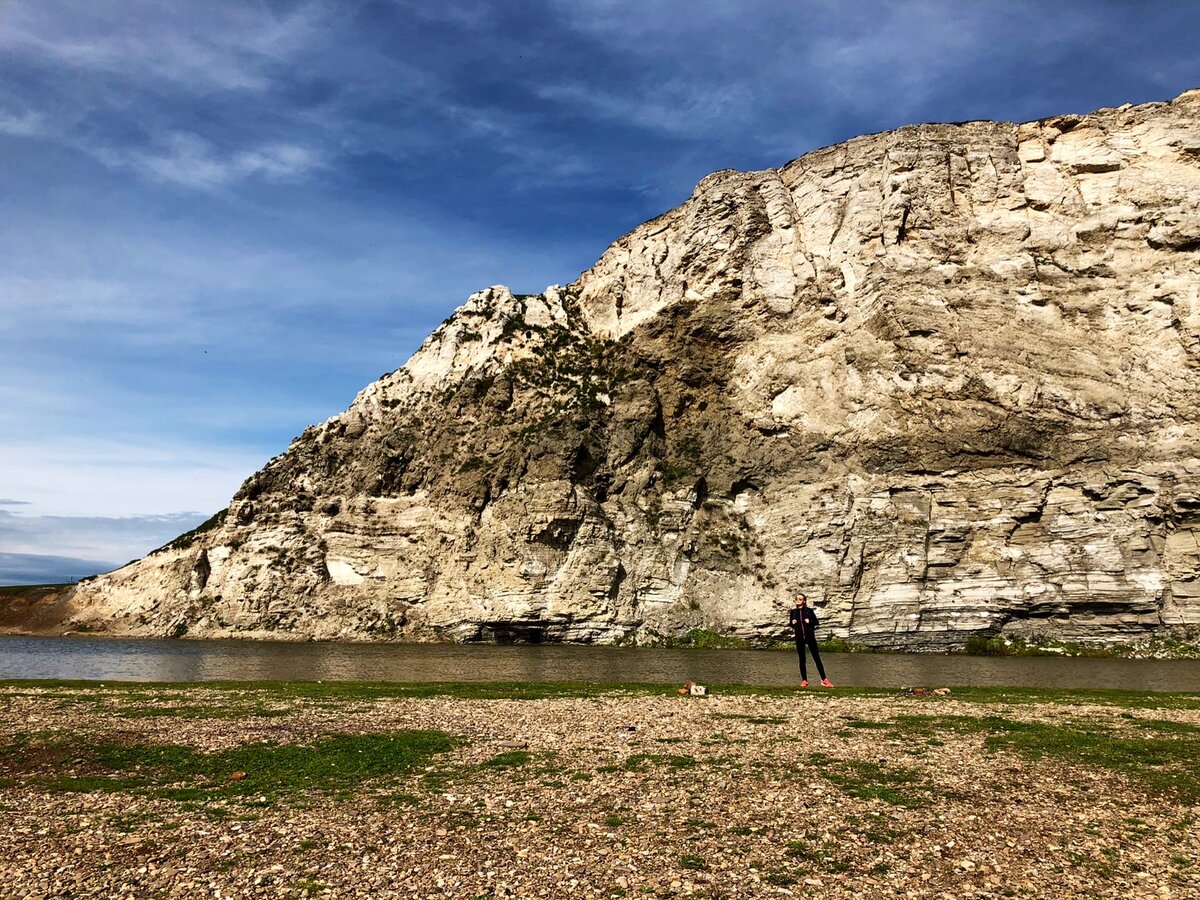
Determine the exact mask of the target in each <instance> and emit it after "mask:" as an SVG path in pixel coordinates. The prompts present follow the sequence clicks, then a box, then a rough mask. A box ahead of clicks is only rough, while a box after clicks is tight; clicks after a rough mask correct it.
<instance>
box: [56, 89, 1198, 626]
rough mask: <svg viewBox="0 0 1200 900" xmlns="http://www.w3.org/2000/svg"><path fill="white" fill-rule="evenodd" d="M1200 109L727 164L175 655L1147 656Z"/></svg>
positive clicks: (171, 568) (154, 616)
mask: <svg viewBox="0 0 1200 900" xmlns="http://www.w3.org/2000/svg"><path fill="white" fill-rule="evenodd" d="M1198 292H1200V92H1196V91H1194V92H1189V93H1187V94H1184V95H1183V96H1181V97H1180V98H1178V99H1177V100H1175V101H1174V102H1171V103H1161V104H1151V105H1148V106H1140V107H1135V108H1129V107H1124V108H1120V109H1109V110H1102V111H1100V112H1097V113H1095V114H1093V115H1089V116H1084V117H1080V116H1062V117H1059V118H1055V119H1049V120H1045V121H1041V122H1034V123H1030V124H1026V125H1012V124H1005V123H993V122H971V123H966V124H962V125H923V126H915V127H909V128H902V129H900V130H899V131H896V132H892V133H888V134H879V135H871V136H868V137H861V138H857V139H855V140H852V141H849V142H848V143H845V144H841V145H839V146H835V147H830V148H827V149H824V150H819V151H817V152H815V153H810V154H808V155H807V156H804V157H802V158H800V159H797V160H795V161H793V162H791V163H789V164H788V165H786V166H784V167H782V168H780V169H775V170H769V171H765V172H752V173H741V172H733V171H725V172H718V173H715V174H713V175H711V176H709V177H708V178H706V179H704V181H702V182H701V183H700V185H699V186H698V187H697V188H696V191H695V193H694V194H693V195H692V197H691V198H690V199H689V200H688V201H687V202H686V203H684V204H683V205H682V206H680V207H679V208H678V209H675V210H672V211H671V212H668V213H666V214H665V215H663V216H660V217H659V218H657V219H654V220H653V221H650V222H647V223H646V224H644V225H642V226H641V227H639V228H637V229H636V230H634V231H633V232H631V233H630V234H628V235H626V236H625V237H623V238H621V239H620V240H619V241H617V242H616V243H615V244H614V245H613V246H612V247H610V248H609V250H608V251H607V252H606V253H605V254H604V256H603V257H602V258H601V259H600V260H599V262H597V263H596V265H595V266H594V267H593V268H592V269H590V270H589V271H587V272H584V273H583V274H582V275H581V276H580V277H579V279H578V280H577V281H576V282H574V283H573V284H570V285H567V286H566V287H551V288H549V289H547V290H546V291H545V292H544V293H542V294H538V295H534V296H515V295H513V294H512V293H510V292H509V291H508V290H507V289H505V288H503V287H493V288H490V289H489V290H486V291H483V292H481V293H479V294H476V295H474V296H473V297H471V298H470V300H468V301H467V303H466V304H465V305H463V306H462V307H461V308H460V309H458V310H457V311H456V312H455V313H454V314H453V315H452V316H451V317H450V319H448V320H447V321H446V322H445V323H443V325H442V326H441V327H439V328H438V329H437V330H436V331H435V332H434V333H433V334H432V335H431V336H430V337H429V339H428V340H427V341H426V342H425V343H424V345H422V347H421V348H420V350H419V351H418V352H417V353H416V354H415V355H414V356H413V357H412V358H411V359H410V360H409V361H408V363H407V364H406V365H405V366H404V367H403V368H401V369H399V370H397V371H395V372H393V373H391V374H390V375H387V376H385V377H384V378H382V379H380V380H379V381H377V382H375V383H374V384H372V385H370V386H368V387H367V388H366V389H365V390H363V391H362V393H361V394H359V396H358V398H357V399H356V400H355V401H354V403H353V404H352V405H351V406H350V408H349V409H348V410H346V411H345V412H343V413H342V414H340V415H338V416H335V417H333V418H332V419H330V420H329V421H327V422H325V423H323V424H321V425H316V426H314V427H312V428H309V429H308V430H307V431H305V432H304V434H303V435H301V436H300V437H299V438H297V439H296V440H295V441H294V442H293V443H292V445H291V447H290V448H289V449H288V451H287V452H286V453H285V454H283V455H282V456H279V457H277V458H275V459H273V460H271V461H270V462H269V463H268V464H267V465H266V466H265V467H264V468H263V469H262V471H260V472H258V473H257V474H255V475H254V476H252V477H251V478H250V479H249V480H248V481H247V482H246V483H245V484H244V485H243V486H242V488H241V490H239V491H238V493H237V495H236V496H235V497H234V498H233V501H232V502H231V504H230V505H229V509H228V513H227V514H226V515H225V516H224V518H223V519H220V520H218V521H216V522H214V523H213V527H211V528H209V529H208V530H206V531H203V532H201V533H198V534H195V535H191V536H185V537H184V538H181V539H180V540H178V541H176V542H175V543H174V544H173V545H172V546H171V547H169V548H166V549H164V550H162V551H159V552H157V553H155V554H152V555H151V556H149V557H148V558H146V559H145V560H142V561H140V562H138V563H135V564H132V565H130V566H127V567H125V568H124V569H121V570H119V571H117V572H114V573H112V574H109V575H106V576H103V577H100V578H98V579H95V580H93V581H90V582H88V583H86V584H83V585H81V586H80V587H78V588H77V589H76V591H75V592H74V594H73V596H72V597H71V598H70V600H69V603H68V605H67V606H68V612H69V622H70V623H72V624H74V625H75V626H82V625H90V626H92V627H101V628H104V629H107V630H109V631H113V632H120V633H129V634H143V635H181V634H185V633H186V634H188V635H191V636H246V637H250V636H256V637H260V636H267V635H269V636H272V637H285V636H296V637H309V636H311V637H316V638H353V639H369V638H383V639H401V638H404V639H434V638H437V637H442V638H446V639H454V640H481V639H482V640H493V639H496V640H505V639H530V640H554V641H601V642H606V641H617V640H622V639H631V638H632V639H648V638H653V637H654V636H655V635H658V634H671V633H679V632H681V631H683V630H686V629H690V628H693V627H704V628H709V629H713V630H717V631H723V632H728V633H734V634H739V635H742V636H746V637H755V636H775V635H778V634H779V633H780V632H781V631H782V630H783V629H782V628H781V622H782V621H784V618H785V610H786V608H787V607H788V606H789V605H790V604H789V594H790V592H793V591H795V590H797V589H803V590H805V591H806V592H807V593H808V595H809V596H810V598H812V599H813V600H814V601H815V603H816V606H817V608H818V609H819V610H821V612H822V618H823V621H824V622H825V623H826V625H827V626H828V632H827V633H830V634H836V635H840V636H843V637H848V638H850V639H851V640H854V641H860V642H867V643H874V644H881V645H888V646H901V647H922V648H928V647H938V646H947V645H953V644H956V643H962V641H963V640H964V639H965V637H966V636H967V635H969V634H971V633H977V632H984V633H988V634H994V633H1011V634H1015V635H1030V634H1036V633H1046V634H1051V635H1054V636H1056V637H1059V638H1062V639H1067V640H1085V641H1087V640H1123V639H1130V638H1135V637H1139V636H1143V635H1145V634H1146V633H1149V632H1155V631H1159V630H1162V629H1164V628H1170V627H1174V626H1187V625H1196V624H1200V293H1198Z"/></svg>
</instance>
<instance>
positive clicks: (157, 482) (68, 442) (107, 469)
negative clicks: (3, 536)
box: [0, 437, 265, 555]
mask: <svg viewBox="0 0 1200 900" xmlns="http://www.w3.org/2000/svg"><path fill="white" fill-rule="evenodd" d="M264 462H265V460H264V459H263V458H262V457H261V456H260V455H256V454H255V455H252V454H249V453H238V452H235V451H226V450H213V449H211V448H196V447H191V446H186V445H170V444H166V443H159V444H143V443H125V442H123V441H120V440H116V439H103V438H96V439H92V440H88V439H82V438H78V437H76V438H59V439H58V440H56V441H55V442H54V443H53V445H51V446H47V445H46V444H40V443H33V442H30V443H16V442H6V443H5V444H3V445H0V494H2V495H4V496H9V497H20V498H21V499H22V500H25V501H27V502H28V503H29V506H28V508H27V512H28V514H30V515H43V516H104V517H113V516H118V517H120V516H141V515H170V514H174V513H176V512H178V511H179V510H181V509H186V510H201V511H204V510H207V511H209V512H210V513H211V512H215V511H216V510H218V509H220V508H222V507H224V506H225V505H226V504H227V503H228V502H229V499H230V498H231V497H232V496H233V494H234V492H235V491H236V490H237V489H238V487H239V486H240V485H241V483H242V481H244V480H245V479H246V477H247V476H249V475H250V474H251V473H253V472H254V471H255V470H257V469H258V468H259V467H260V466H261V465H262V464H263V463H264ZM7 549H11V548H7ZM30 552H55V551H53V550H39V551H30ZM67 555H84V554H67Z"/></svg>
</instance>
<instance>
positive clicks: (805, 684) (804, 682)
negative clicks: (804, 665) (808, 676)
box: [800, 681, 808, 687]
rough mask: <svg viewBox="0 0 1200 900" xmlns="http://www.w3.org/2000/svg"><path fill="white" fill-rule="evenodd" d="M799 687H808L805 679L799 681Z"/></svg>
mask: <svg viewBox="0 0 1200 900" xmlns="http://www.w3.org/2000/svg"><path fill="white" fill-rule="evenodd" d="M800 687H808V682H807V681H802V682H800Z"/></svg>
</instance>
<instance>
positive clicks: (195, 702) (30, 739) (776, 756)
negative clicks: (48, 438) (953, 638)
mask: <svg viewBox="0 0 1200 900" xmlns="http://www.w3.org/2000/svg"><path fill="white" fill-rule="evenodd" d="M1154 703H1155V701H1154V700H1153V698H1148V699H1147V701H1146V703H1145V704H1144V705H1141V704H1134V705H1129V704H1128V703H1125V704H1121V705H1109V704H1105V703H1100V702H1097V701H1096V700H1095V699H1094V698H1093V699H1089V700H1086V701H1085V700H1082V699H1081V700H1079V701H1076V702H1064V701H1063V700H1061V699H1059V700H1057V701H1053V702H1051V701H1034V700H1028V701H1023V702H1019V703H1014V702H1003V701H998V702H984V701H981V700H978V699H975V700H971V701H967V700H963V699H960V698H959V697H956V696H955V695H953V694H952V695H950V696H948V697H931V696H922V697H916V696H909V695H904V694H899V693H897V694H895V695H890V696H889V695H874V696H865V695H856V694H851V693H848V692H842V691H836V690H835V691H832V692H823V693H817V692H814V691H812V690H810V691H808V692H805V693H799V692H797V693H796V694H773V695H753V694H750V695H737V696H723V695H721V694H720V693H718V694H716V695H715V696H710V697H707V698H691V697H677V696H674V695H667V694H661V693H659V694H644V693H622V692H616V693H611V694H601V695H599V696H591V697H586V696H585V697H570V696H568V697H558V698H552V699H462V698H458V697H455V696H431V697H399V698H397V697H380V698H362V697H352V696H347V697H338V696H325V697H322V696H310V697H303V696H294V695H289V694H286V693H279V694H271V693H270V692H257V691H241V690H232V689H220V690H216V689H206V688H199V687H188V688H186V689H182V690H181V689H173V690H167V689H146V690H136V691H130V690H112V691H109V690H101V689H98V688H91V689H83V688H63V687H33V686H23V685H20V684H10V685H0V896H3V897H51V896H53V897H92V896H104V897H115V896H122V895H125V896H133V897H139V898H141V897H159V896H162V897H167V896H172V897H174V896H188V897H244V896H272V897H274V896H340V897H361V896H371V897H376V896H377V897H462V898H482V897H496V898H500V897H581V898H582V897H617V896H629V897H639V896H651V897H665V896H675V895H683V896H696V897H713V898H717V897H775V896H804V897H850V896H856V897H939V898H940V897H954V898H960V897H1001V896H1021V897H1068V896H1069V897H1121V898H1125V897H1200V826H1198V825H1197V824H1196V823H1197V818H1198V816H1200V807H1198V806H1197V805H1196V790H1194V789H1192V788H1190V787H1189V782H1188V780H1187V773H1188V772H1189V771H1191V772H1194V771H1195V769H1194V766H1195V758H1196V757H1192V758H1191V762H1190V763H1189V762H1188V759H1187V758H1186V757H1187V753H1186V752H1183V751H1186V750H1188V748H1192V747H1195V746H1197V742H1200V708H1198V707H1200V701H1198V702H1196V703H1179V704H1174V705H1169V706H1168V707H1167V708H1162V709H1156V708H1153V707H1154ZM414 730H417V731H422V732H430V731H432V732H438V733H444V734H445V735H449V736H450V737H451V738H452V740H450V741H448V742H446V745H445V747H444V748H443V749H441V750H440V751H431V752H430V753H428V754H427V755H425V756H421V757H419V758H417V759H416V761H415V762H414V764H413V767H412V768H411V769H410V770H408V771H402V770H401V771H399V773H398V774H396V773H392V774H384V775H379V774H378V773H374V774H371V775H370V776H369V777H364V778H363V779H362V780H356V779H352V780H351V782H350V783H349V785H347V783H346V782H345V781H344V780H343V781H338V780H337V779H336V778H335V777H334V776H335V775H336V774H337V773H326V774H325V775H321V774H320V773H318V774H317V775H316V776H313V777H315V778H316V780H315V781H308V782H303V781H302V782H301V783H299V784H292V785H290V786H282V787H281V786H280V785H278V784H275V783H272V782H270V781H269V779H268V775H269V774H270V773H268V772H266V771H256V768H255V764H254V761H255V759H256V758H257V757H256V754H258V753H261V754H262V756H261V758H262V759H263V760H264V764H268V763H270V761H272V760H276V759H277V758H278V757H277V756H272V755H271V754H270V753H269V752H268V750H267V749H265V748H269V747H271V746H274V745H281V744H282V745H290V744H298V745H301V746H326V745H322V744H320V742H321V741H322V740H326V739H328V738H329V736H330V735H365V734H388V733H397V732H405V733H407V732H409V731H414ZM1089 734H1090V735H1092V736H1094V738H1095V742H1096V743H1095V744H1094V745H1091V744H1089V743H1088V742H1087V741H1086V740H1081V739H1080V735H1089ZM1060 736H1061V737H1062V740H1061V742H1060V743H1062V746H1059V743H1056V742H1059V737H1060ZM1006 741H1007V742H1008V743H1005V742H1006ZM1038 742H1042V744H1043V745H1044V747H1045V748H1046V752H1044V753H1042V755H1041V756H1040V758H1039V757H1038V753H1039V752H1040V751H1039V750H1038V749H1037V746H1038ZM101 745H103V746H109V747H111V746H116V747H125V748H133V749H131V750H130V753H131V754H133V756H132V757H130V758H129V759H124V762H122V763H121V765H126V766H132V768H129V769H126V770H123V771H115V770H114V771H106V770H105V765H104V764H103V759H108V758H109V757H102V756H98V755H97V754H98V753H99V751H96V750H95V749H94V748H95V747H98V746H101ZM162 745H167V746H169V747H174V748H180V747H182V748H192V749H193V750H200V751H204V753H205V754H213V753H215V754H221V753H231V752H234V751H237V752H241V751H246V752H245V753H243V755H242V756H240V757H236V758H237V759H240V760H248V762H244V763H242V765H244V768H242V769H239V770H237V771H229V772H228V773H226V772H224V771H216V770H214V771H212V772H209V773H208V774H206V775H203V776H195V775H191V776H180V775H179V773H178V772H176V771H175V770H173V769H171V766H172V765H175V763H173V762H171V759H173V757H170V756H169V755H165V756H161V757H160V756H156V755H154V754H155V753H156V752H157V751H156V750H155V749H154V748H160V747H161V746H162ZM328 746H333V745H332V744H330V745H328ZM339 746H342V745H339ZM347 746H348V747H351V748H353V747H354V746H358V745H356V744H349V745H345V746H342V750H343V751H345V752H350V753H352V754H353V753H355V752H358V753H362V752H368V751H354V750H353V749H351V750H349V751H346V747H347ZM1089 747H1092V748H1093V749H1089ZM90 748H91V749H90ZM147 748H149V749H147ZM239 748H240V750H239ZM256 748H261V749H256ZM368 749H369V748H368ZM1141 749H1144V750H1145V753H1147V754H1150V755H1151V756H1150V757H1149V758H1147V757H1145V756H1139V755H1138V754H1139V753H1140V751H1141ZM330 752H332V751H330ZM1122 753H1127V754H1130V755H1127V756H1125V757H1122V756H1121V754H1122ZM138 754H141V755H140V756H139V755H138ZM1154 754H1158V755H1157V756H1155V755H1154ZM1181 757H1183V758H1182V761H1181ZM112 758H115V757H112ZM188 758H189V759H190V758H191V757H188ZM206 758H210V757H206ZM211 758H213V759H218V760H223V759H225V758H226V757H224V756H219V755H218V756H216V757H211ZM229 758H230V759H233V758H234V757H229ZM339 758H340V757H339ZM130 759H132V760H133V761H132V762H131V761H130ZM1122 760H1127V761H1128V760H1133V762H1123V761H1122ZM1160 760H1161V762H1160ZM1143 763H1144V764H1143ZM111 765H115V763H114V764H111ZM339 765H340V763H339ZM1188 765H1191V766H1192V767H1193V768H1192V769H1190V770H1189V769H1188V768H1187V767H1188ZM1180 766H1182V767H1183V768H1182V769H1180V768H1179V767H1180ZM110 767H111V766H110ZM217 769H218V770H219V764H217ZM172 772H174V773H175V774H171V773H172ZM1181 773H1182V774H1181ZM1168 776H1170V777H1168ZM1174 776H1179V777H1174ZM306 777H307V776H306ZM326 777H328V778H329V779H330V780H329V781H328V782H327V783H326V782H324V781H322V779H323V778H326ZM122 778H124V779H125V780H124V781H122ZM131 779H132V780H131ZM189 779H190V780H189ZM1181 779H1182V780H1181ZM268 784H269V785H271V786H270V787H269V788H268V787H263V789H262V790H263V792H262V793H259V792H258V791H259V787H258V786H257V785H268ZM1193 787H1194V785H1193ZM114 788H115V789H114Z"/></svg>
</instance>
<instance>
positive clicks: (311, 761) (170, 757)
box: [0, 731, 455, 800]
mask: <svg viewBox="0 0 1200 900" xmlns="http://www.w3.org/2000/svg"><path fill="white" fill-rule="evenodd" d="M454 746H455V741H454V739H453V738H452V737H451V736H450V735H448V734H445V733H444V732H440V731H397V732H389V733H382V734H360V735H334V736H330V737H325V738H322V739H321V740H319V741H316V742H314V743H313V744H309V745H305V744H265V743H264V744H242V745H239V746H237V747H232V748H230V749H227V750H221V751H217V752H215V753H201V752H199V751H197V750H194V749H192V748H191V747H185V746H181V745H178V744H144V743H129V744H124V743H116V742H111V741H109V742H100V743H92V742H91V741H88V740H85V739H78V738H77V739H71V738H66V737H64V736H63V735H61V734H53V735H49V736H40V735H36V734H35V735H23V736H19V737H18V738H17V739H16V740H15V741H14V742H13V743H11V744H9V745H7V746H4V747H0V772H5V773H6V774H7V773H19V774H21V775H23V776H25V777H26V778H27V779H31V780H33V781H34V782H35V783H37V784H39V785H40V786H42V787H43V788H44V789H45V790H47V791H50V792H85V793H86V792H93V791H137V792H143V793H154V794H157V795H159V796H164V797H169V798H171V799H176V800H200V799H204V798H205V797H207V796H211V795H213V794H214V793H215V792H218V791H219V792H220V793H221V794H222V795H225V796H232V797H249V796H261V795H265V796H268V797H276V796H279V795H286V794H297V793H301V792H304V791H321V792H339V791H347V790H350V789H352V788H355V787H357V786H358V785H360V784H361V783H363V782H364V781H372V780H383V779H390V778H395V777H396V776H399V775H403V774H406V773H408V772H411V771H413V770H414V769H416V768H418V767H419V766H422V765H424V764H425V763H426V761H427V760H429V759H430V758H431V757H433V756H435V755H436V754H438V753H443V752H445V751H447V750H450V749H451V748H452V747H454ZM237 772H244V773H246V774H245V777H244V778H242V779H241V780H237V781H231V780H230V777H231V776H232V775H234V773H237Z"/></svg>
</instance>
